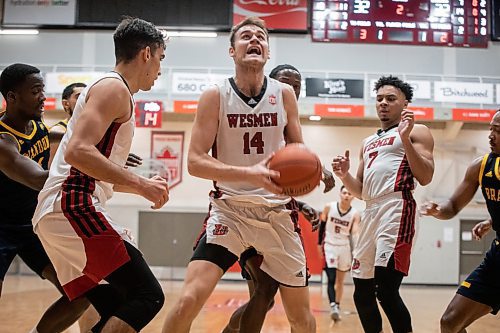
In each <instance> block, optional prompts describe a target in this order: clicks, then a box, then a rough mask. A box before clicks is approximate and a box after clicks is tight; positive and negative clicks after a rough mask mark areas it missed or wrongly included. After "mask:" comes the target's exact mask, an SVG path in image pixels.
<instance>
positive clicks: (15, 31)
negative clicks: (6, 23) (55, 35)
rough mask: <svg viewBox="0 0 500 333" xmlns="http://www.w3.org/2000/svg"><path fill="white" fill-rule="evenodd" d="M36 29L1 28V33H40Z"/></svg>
mask: <svg viewBox="0 0 500 333" xmlns="http://www.w3.org/2000/svg"><path fill="white" fill-rule="evenodd" d="M38 33H39V32H38V30H36V29H0V35H38Z"/></svg>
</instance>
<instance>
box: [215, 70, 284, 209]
mask: <svg viewBox="0 0 500 333" xmlns="http://www.w3.org/2000/svg"><path fill="white" fill-rule="evenodd" d="M266 81H267V84H266V87H265V92H264V94H263V95H262V98H261V99H260V101H258V102H257V103H256V104H255V106H254V107H251V106H249V105H248V104H247V102H245V101H244V100H243V99H242V96H241V93H240V92H239V91H238V90H237V87H236V86H235V85H234V86H233V85H232V84H231V82H230V80H229V79H226V80H224V83H223V84H222V85H221V86H219V93H220V109H219V128H218V132H217V137H216V140H215V143H214V147H213V148H212V155H213V157H214V158H216V159H217V160H219V161H221V162H223V163H225V164H229V165H235V166H251V165H254V164H257V163H259V162H261V161H262V160H263V159H264V158H266V157H268V156H269V155H271V154H272V153H273V152H275V151H277V150H279V149H281V148H283V147H284V146H285V136H284V131H285V127H286V125H287V114H286V111H285V109H284V107H283V96H282V88H281V83H280V82H279V81H276V80H274V79H271V78H266ZM233 83H234V81H233ZM243 97H244V96H243ZM251 102H252V101H249V102H248V103H249V104H250V103H251ZM254 102H255V101H254ZM215 187H216V190H217V191H218V192H219V194H220V195H221V196H222V198H231V199H233V200H238V201H251V202H254V203H264V204H266V203H267V204H271V205H275V204H283V203H286V202H288V201H289V200H290V198H289V197H288V196H283V195H276V194H273V193H271V192H269V191H267V190H265V189H263V188H259V187H255V186H253V185H251V184H249V183H248V182H245V181H237V182H216V183H215Z"/></svg>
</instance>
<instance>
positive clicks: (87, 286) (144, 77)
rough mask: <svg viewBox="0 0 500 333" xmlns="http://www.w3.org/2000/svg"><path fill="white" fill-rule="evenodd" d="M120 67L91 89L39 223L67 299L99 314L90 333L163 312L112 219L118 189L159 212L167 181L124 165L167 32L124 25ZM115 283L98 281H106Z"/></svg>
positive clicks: (136, 22) (118, 40) (117, 37)
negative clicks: (85, 302) (109, 207)
mask: <svg viewBox="0 0 500 333" xmlns="http://www.w3.org/2000/svg"><path fill="white" fill-rule="evenodd" d="M113 39H114V44H115V56H116V65H115V68H114V71H112V72H110V73H107V74H105V75H103V77H101V78H100V79H98V80H97V81H96V82H94V83H93V84H91V85H89V86H88V87H87V88H85V89H84V90H83V91H82V93H81V95H80V98H79V99H78V101H77V104H76V106H75V109H74V113H73V116H72V117H71V119H70V121H69V123H68V129H67V132H66V134H65V135H64V137H63V139H62V141H61V144H60V146H59V149H58V150H57V153H56V155H55V157H54V163H53V164H52V166H51V168H50V172H49V178H48V179H47V182H46V183H45V185H44V188H43V190H42V191H41V192H40V195H39V202H38V206H37V209H36V212H35V216H34V218H33V225H34V230H35V232H36V233H37V234H38V236H39V238H40V240H41V241H42V244H43V246H44V248H45V249H46V251H47V254H48V255H49V257H50V259H51V261H52V263H53V264H54V267H55V269H56V271H57V276H58V277H59V279H60V281H61V284H62V286H63V288H64V291H65V292H66V295H67V296H68V297H69V298H70V299H77V298H79V297H82V296H85V297H87V298H88V299H89V300H90V302H91V303H92V305H93V306H94V307H95V309H96V310H97V311H98V312H99V314H100V315H101V318H100V320H99V322H98V323H97V324H96V325H95V326H94V327H93V328H92V332H138V331H140V330H141V329H142V328H143V327H144V326H146V325H147V324H148V323H149V322H150V321H151V320H152V319H153V317H154V316H155V315H156V313H157V312H158V311H159V310H160V309H161V307H162V305H163V302H164V296H163V292H162V290H161V287H160V285H159V283H158V281H157V280H156V278H155V277H154V275H153V273H152V272H151V270H150V269H149V267H148V265H147V264H146V262H145V260H144V258H143V257H142V254H141V252H140V251H139V250H138V249H136V248H135V246H134V245H133V243H132V240H131V239H130V237H129V235H128V233H126V231H125V229H124V228H123V227H121V226H120V225H118V224H115V223H114V221H113V220H112V219H111V218H110V216H109V215H108V213H107V211H106V209H105V203H106V201H107V200H108V199H109V198H110V197H111V196H112V194H113V191H118V192H128V193H134V194H138V195H140V196H142V197H144V198H145V199H147V200H149V201H150V202H152V204H153V207H152V208H154V209H158V208H160V207H162V206H163V205H164V204H165V203H166V202H167V200H168V189H167V182H166V181H165V180H164V179H162V178H160V177H158V176H155V177H153V178H151V179H147V178H144V177H141V176H138V175H136V174H134V173H132V172H130V171H128V170H127V169H125V168H124V166H125V161H126V159H127V155H128V153H129V149H130V145H131V142H132V135H133V131H134V112H133V105H134V103H133V98H132V96H133V94H135V93H136V92H137V91H139V89H140V90H143V91H147V90H150V89H151V87H152V86H153V84H154V81H155V80H156V79H157V78H158V76H159V75H160V62H161V61H162V60H163V58H164V57H165V51H164V49H165V41H164V38H163V35H162V33H161V32H160V31H159V30H158V29H157V28H156V27H155V26H154V25H153V24H151V23H149V22H146V21H144V20H141V19H137V18H136V19H132V18H126V19H124V20H123V21H122V22H121V23H120V24H119V25H118V27H117V28H116V30H115V32H114V34H113ZM103 280H105V281H107V282H108V284H99V283H100V282H101V281H103Z"/></svg>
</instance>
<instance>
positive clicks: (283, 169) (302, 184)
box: [269, 143, 322, 197]
mask: <svg viewBox="0 0 500 333" xmlns="http://www.w3.org/2000/svg"><path fill="white" fill-rule="evenodd" d="M269 169H272V170H275V171H279V173H280V178H279V179H276V180H274V182H275V183H276V184H278V185H279V186H281V187H283V194H285V195H289V196H293V197H297V196H301V195H304V194H307V193H309V192H311V191H312V190H314V189H315V188H316V186H318V185H319V181H320V180H321V174H322V173H321V162H320V160H319V158H318V156H316V154H315V153H313V152H312V151H310V150H309V149H307V147H306V146H304V145H303V144H296V143H294V144H289V145H287V146H285V147H284V148H282V149H280V150H279V151H277V152H276V154H275V155H274V156H273V158H272V159H271V161H270V162H269Z"/></svg>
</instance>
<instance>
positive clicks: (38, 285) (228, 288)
mask: <svg viewBox="0 0 500 333" xmlns="http://www.w3.org/2000/svg"><path fill="white" fill-rule="evenodd" d="M161 284H162V287H163V290H164V292H165V294H166V302H165V306H164V307H163V309H162V310H161V312H160V313H159V314H158V315H157V316H156V318H155V319H154V320H153V321H152V322H151V323H150V324H149V325H148V326H147V327H146V328H145V329H144V330H143V331H142V332H145V333H153V332H154V333H159V332H161V327H162V325H163V320H164V318H165V316H166V313H167V311H168V310H169V309H170V307H171V306H172V304H173V302H174V301H175V300H176V298H177V297H178V295H179V291H180V289H181V286H182V282H177V281H175V282H174V281H161ZM310 289H311V307H312V310H313V313H314V315H315V317H316V322H317V332H319V333H324V332H335V333H358V332H359V333H362V329H361V325H360V323H359V320H358V318H357V316H356V314H355V312H354V311H355V308H354V304H353V301H352V293H353V287H352V285H347V286H346V288H345V295H344V300H343V302H342V304H341V308H342V312H343V319H342V321H341V322H340V323H338V324H335V325H333V324H332V321H331V320H330V318H329V312H328V301H327V296H326V288H325V287H322V286H321V285H319V284H313V285H312V286H311V288H310ZM455 289H456V288H454V287H422V286H418V287H417V286H403V287H402V292H401V293H402V296H403V299H404V300H405V302H406V304H407V305H408V307H409V309H410V312H411V314H412V319H413V327H414V332H415V333H434V332H436V333H437V332H439V330H438V324H439V318H440V316H441V314H442V312H443V310H444V309H445V307H446V305H447V304H448V302H449V300H450V299H451V297H453V294H454V292H455ZM247 295H248V293H247V291H246V284H245V283H244V282H241V283H240V282H221V283H220V284H219V285H218V286H217V288H216V290H215V292H214V294H213V295H212V296H211V297H210V299H209V300H208V302H207V304H206V305H205V307H204V308H203V310H202V312H201V313H200V315H199V316H198V318H197V319H196V321H195V322H194V323H193V326H192V329H191V332H195V333H218V332H221V330H222V328H223V327H224V326H225V324H226V322H227V321H228V319H229V317H230V315H231V313H232V312H233V311H234V310H235V309H236V308H237V307H238V306H239V305H240V304H243V303H244V302H245V301H246V300H247V299H248V296H247ZM57 297H58V295H57V292H56V291H55V289H54V288H53V287H52V285H50V284H49V283H48V282H46V281H42V280H40V279H39V278H38V277H34V276H19V275H9V276H7V278H6V279H5V281H4V288H3V293H2V298H1V299H0V332H2V333H6V332H8V333H18V332H19V333H27V332H29V330H31V329H32V328H33V326H34V325H35V323H36V322H37V321H38V319H39V318H40V316H41V314H42V313H43V311H44V309H46V308H47V307H48V306H49V305H50V304H51V303H52V301H54V300H55V299H56V298H57ZM276 300H277V304H276V305H275V307H274V308H273V309H272V310H271V311H270V313H269V314H268V316H267V318H266V322H265V324H264V328H263V330H262V332H264V333H283V332H290V329H289V326H288V323H287V320H286V317H285V313H284V310H283V307H282V305H281V302H280V300H279V297H277V299H276ZM78 332H79V330H78V328H77V327H76V325H74V326H72V327H71V328H70V329H68V330H67V333H78ZM384 332H386V333H389V332H391V330H390V328H389V326H388V323H387V320H386V319H385V318H384ZM468 332H469V333H490V332H491V333H498V332H500V320H499V318H498V317H497V316H492V315H488V316H486V317H483V318H481V319H480V320H479V321H477V322H476V323H475V324H474V325H473V326H471V327H470V329H469V330H468Z"/></svg>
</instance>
